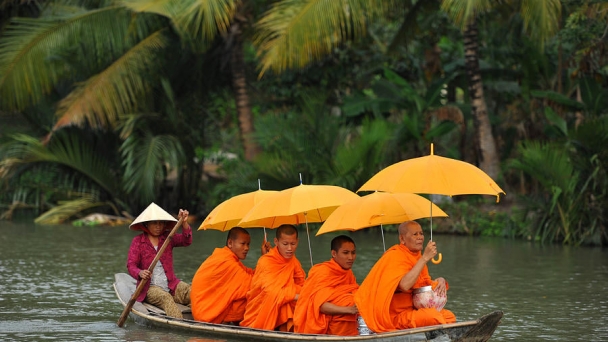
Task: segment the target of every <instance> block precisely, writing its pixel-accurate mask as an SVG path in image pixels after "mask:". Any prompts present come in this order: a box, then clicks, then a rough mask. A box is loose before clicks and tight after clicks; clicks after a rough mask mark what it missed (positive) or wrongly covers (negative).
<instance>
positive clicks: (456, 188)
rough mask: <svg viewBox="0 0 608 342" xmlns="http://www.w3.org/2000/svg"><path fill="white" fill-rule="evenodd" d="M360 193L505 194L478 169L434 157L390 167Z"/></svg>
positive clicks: (460, 162)
mask: <svg viewBox="0 0 608 342" xmlns="http://www.w3.org/2000/svg"><path fill="white" fill-rule="evenodd" d="M359 191H387V192H407V193H415V194H436V195H447V196H455V195H494V196H496V200H497V201H498V199H499V198H500V197H499V194H501V193H502V194H504V193H505V192H504V191H503V190H502V189H501V188H500V187H499V186H498V185H497V184H496V182H494V181H493V180H492V178H490V176H488V175H487V174H486V173H485V172H483V171H482V170H481V169H479V168H478V167H477V166H475V165H473V164H470V163H467V162H463V161H461V160H456V159H451V158H445V157H440V156H437V155H435V154H434V152H433V144H431V154H430V155H428V156H424V157H419V158H413V159H407V160H404V161H401V162H398V163H395V164H393V165H390V166H388V167H386V168H384V169H382V170H380V172H378V173H376V174H375V175H374V176H373V177H372V178H370V179H369V180H368V181H367V182H366V183H365V184H363V186H361V188H359V190H357V192H359Z"/></svg>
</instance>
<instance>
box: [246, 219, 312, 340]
mask: <svg viewBox="0 0 608 342" xmlns="http://www.w3.org/2000/svg"><path fill="white" fill-rule="evenodd" d="M274 245H275V247H273V248H272V249H271V250H270V252H268V253H267V254H265V255H262V256H261V257H260V259H259V260H258V263H257V266H256V271H255V274H254V275H253V279H252V280H251V289H250V290H249V292H248V293H247V307H246V308H245V318H244V319H243V321H242V322H241V326H244V327H251V328H258V329H266V330H279V331H293V311H294V309H295V306H296V301H297V300H298V296H299V293H300V290H301V289H302V285H304V279H305V278H306V273H304V270H303V269H302V265H301V264H300V261H298V259H297V258H296V256H295V253H296V249H297V247H298V231H297V229H296V228H295V227H294V226H292V225H287V224H284V225H281V226H280V227H279V228H277V229H276V237H275V239H274Z"/></svg>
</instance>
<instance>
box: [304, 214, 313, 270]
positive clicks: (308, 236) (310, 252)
mask: <svg viewBox="0 0 608 342" xmlns="http://www.w3.org/2000/svg"><path fill="white" fill-rule="evenodd" d="M304 221H306V237H307V238H308V253H309V254H310V266H311V267H312V266H313V265H314V264H313V263H312V249H311V248H310V234H309V233H308V217H307V216H306V213H304Z"/></svg>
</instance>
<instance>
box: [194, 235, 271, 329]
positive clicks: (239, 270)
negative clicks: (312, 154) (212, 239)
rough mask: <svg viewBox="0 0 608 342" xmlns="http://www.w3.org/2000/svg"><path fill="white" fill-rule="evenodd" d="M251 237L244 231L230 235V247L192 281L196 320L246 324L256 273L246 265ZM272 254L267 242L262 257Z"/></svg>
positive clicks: (218, 251) (211, 259)
mask: <svg viewBox="0 0 608 342" xmlns="http://www.w3.org/2000/svg"><path fill="white" fill-rule="evenodd" d="M250 243H251V237H250V236H249V233H248V232H247V231H246V230H245V229H243V228H241V227H234V228H232V229H230V231H229V232H228V237H227V239H226V246H224V247H223V248H216V249H215V250H214V251H213V254H211V255H210V256H209V257H208V258H207V260H205V261H204V262H203V263H202V264H201V266H200V267H199V268H198V271H196V274H195V275H194V278H193V279H192V288H191V290H190V301H191V304H192V315H193V317H194V319H195V320H197V321H201V322H209V323H224V324H237V325H238V322H240V321H242V320H243V315H244V314H245V303H246V298H245V296H246V295H247V291H249V286H250V284H251V278H252V277H253V273H254V271H253V270H252V269H250V268H249V267H246V266H245V265H243V263H242V260H245V258H246V257H247V253H249V244H250ZM268 250H270V244H269V243H267V242H266V241H264V243H263V244H262V255H263V254H265V253H266V252H268Z"/></svg>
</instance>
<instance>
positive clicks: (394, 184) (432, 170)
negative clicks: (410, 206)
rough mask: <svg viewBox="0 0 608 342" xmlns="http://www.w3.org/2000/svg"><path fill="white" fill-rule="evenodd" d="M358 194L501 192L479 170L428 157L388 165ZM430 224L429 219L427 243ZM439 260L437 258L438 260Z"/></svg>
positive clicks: (432, 154)
mask: <svg viewBox="0 0 608 342" xmlns="http://www.w3.org/2000/svg"><path fill="white" fill-rule="evenodd" d="M359 191H387V192H406V193H417V194H437V195H448V196H455V195H472V194H477V195H494V196H496V201H498V200H499V199H500V196H499V195H500V194H501V193H502V194H504V193H505V192H504V191H503V190H502V189H501V188H500V187H499V186H498V185H497V184H496V182H494V181H493V180H492V178H490V176H488V175H487V174H486V173H485V172H483V171H482V170H481V169H479V168H478V167H476V166H475V165H473V164H470V163H467V162H463V161H461V160H456V159H451V158H445V157H440V156H437V155H435V154H434V151H433V144H431V154H430V155H428V156H424V157H419V158H413V159H408V160H404V161H401V162H398V163H395V164H393V165H390V166H388V167H386V168H384V169H382V170H380V172H378V173H377V174H375V175H374V176H373V177H372V178H370V179H369V180H368V181H367V182H366V183H365V184H363V186H361V188H359V190H357V192H359ZM432 239H433V222H432V216H431V240H432ZM440 259H441V257H440Z"/></svg>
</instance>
